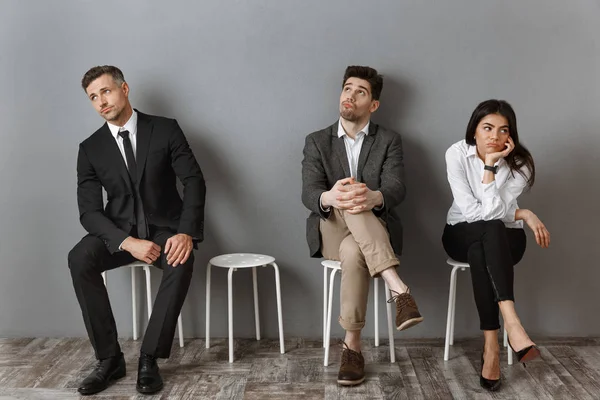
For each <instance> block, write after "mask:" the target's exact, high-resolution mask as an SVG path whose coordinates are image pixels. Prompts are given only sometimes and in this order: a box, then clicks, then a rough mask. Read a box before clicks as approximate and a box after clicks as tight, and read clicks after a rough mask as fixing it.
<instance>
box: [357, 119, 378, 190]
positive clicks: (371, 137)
mask: <svg viewBox="0 0 600 400" xmlns="http://www.w3.org/2000/svg"><path fill="white" fill-rule="evenodd" d="M376 133H377V125H376V124H374V123H372V122H371V124H370V125H369V134H368V135H367V136H365V139H364V140H363V144H362V147H361V148H360V154H359V156H358V165H357V168H356V175H357V177H356V179H357V180H358V181H359V182H361V181H362V172H363V168H364V167H365V164H366V162H367V158H368V157H369V152H370V151H371V146H373V142H374V141H375V134H376Z"/></svg>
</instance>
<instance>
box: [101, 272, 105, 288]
mask: <svg viewBox="0 0 600 400" xmlns="http://www.w3.org/2000/svg"><path fill="white" fill-rule="evenodd" d="M102 280H103V281H104V286H106V271H104V272H103V273H102Z"/></svg>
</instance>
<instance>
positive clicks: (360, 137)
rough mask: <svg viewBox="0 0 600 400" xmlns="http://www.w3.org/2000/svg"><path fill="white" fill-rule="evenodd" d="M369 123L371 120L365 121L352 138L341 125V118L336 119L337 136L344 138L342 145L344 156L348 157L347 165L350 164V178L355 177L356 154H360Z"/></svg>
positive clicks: (356, 167)
mask: <svg viewBox="0 0 600 400" xmlns="http://www.w3.org/2000/svg"><path fill="white" fill-rule="evenodd" d="M369 125H371V121H369V122H367V124H366V125H365V126H364V127H363V128H362V129H361V130H360V131H359V132H358V133H357V134H356V138H355V139H352V138H351V137H350V136H348V134H347V133H346V130H345V129H344V127H343V126H342V120H341V118H340V120H339V121H338V132H337V135H338V137H339V138H341V137H343V138H344V145H345V146H346V156H347V157H348V165H350V176H351V177H352V178H356V176H357V169H358V156H359V155H360V149H362V145H363V142H364V141H365V136H367V135H368V134H369Z"/></svg>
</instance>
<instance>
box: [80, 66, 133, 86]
mask: <svg viewBox="0 0 600 400" xmlns="http://www.w3.org/2000/svg"><path fill="white" fill-rule="evenodd" d="M104 74H109V75H110V76H112V78H113V80H114V81H115V83H116V84H117V85H119V86H120V85H122V84H123V82H125V77H124V76H123V72H121V70H120V69H119V68H117V67H114V66H112V65H99V66H97V67H93V68H90V69H89V71H88V72H86V73H85V75H83V79H81V87H83V90H84V91H85V92H87V87H88V86H90V83H92V82H93V81H95V80H96V79H98V78H100V77H101V76H102V75H104Z"/></svg>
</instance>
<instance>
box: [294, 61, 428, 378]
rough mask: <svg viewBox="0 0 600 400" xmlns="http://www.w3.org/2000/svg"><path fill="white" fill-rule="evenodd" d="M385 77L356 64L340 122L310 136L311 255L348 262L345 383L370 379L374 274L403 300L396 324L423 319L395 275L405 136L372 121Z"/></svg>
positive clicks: (306, 174)
mask: <svg viewBox="0 0 600 400" xmlns="http://www.w3.org/2000/svg"><path fill="white" fill-rule="evenodd" d="M382 89H383V77H382V76H381V75H379V74H378V73H377V71H376V70H374V69H373V68H369V67H362V66H350V67H348V68H347V69H346V72H345V74H344V79H343V84H342V93H341V95H340V103H339V107H340V119H339V120H338V121H337V122H336V123H335V124H333V125H331V126H329V127H327V128H325V129H322V130H320V131H317V132H313V133H311V134H310V135H308V136H307V137H306V144H305V146H304V160H303V161H302V202H303V203H304V205H305V206H306V208H308V209H309V210H310V211H311V214H310V216H309V217H308V220H307V232H306V237H307V240H308V246H309V248H310V255H311V256H312V257H321V256H323V257H325V258H328V259H332V260H337V261H341V268H342V283H341V288H340V293H341V296H340V297H341V305H340V318H339V322H340V325H341V326H342V328H344V329H345V330H346V337H345V339H344V343H345V347H344V349H343V351H342V362H341V365H340V371H339V373H338V383H339V384H340V385H357V384H359V383H361V382H363V380H364V379H365V371H364V364H365V361H364V358H363V356H362V354H361V351H360V348H361V346H360V333H361V330H362V328H363V327H364V326H365V315H366V310H367V296H368V294H369V280H370V277H375V276H381V277H382V278H383V279H384V280H385V281H386V283H387V284H388V286H389V288H390V290H391V292H392V293H391V294H392V295H393V297H392V298H393V299H394V300H395V302H396V328H397V329H398V330H403V329H407V328H409V327H411V326H413V325H415V324H417V323H419V322H421V321H422V320H423V317H421V314H420V313H419V310H418V308H417V305H416V303H415V301H414V299H413V297H412V295H411V294H410V293H409V290H408V287H407V286H406V285H405V284H404V282H402V280H400V277H399V276H398V274H397V273H396V267H397V266H398V265H399V261H398V258H397V257H396V255H400V254H401V253H402V224H401V223H400V217H399V210H398V208H399V205H400V203H401V202H402V201H403V200H404V197H405V196H406V186H405V184H404V164H403V156H402V140H401V138H400V135H398V134H397V133H395V132H393V131H391V130H388V129H386V128H384V127H382V126H379V125H377V124H375V123H373V122H371V114H372V113H374V112H375V111H376V110H377V109H378V108H379V96H380V94H381V90H382Z"/></svg>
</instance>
